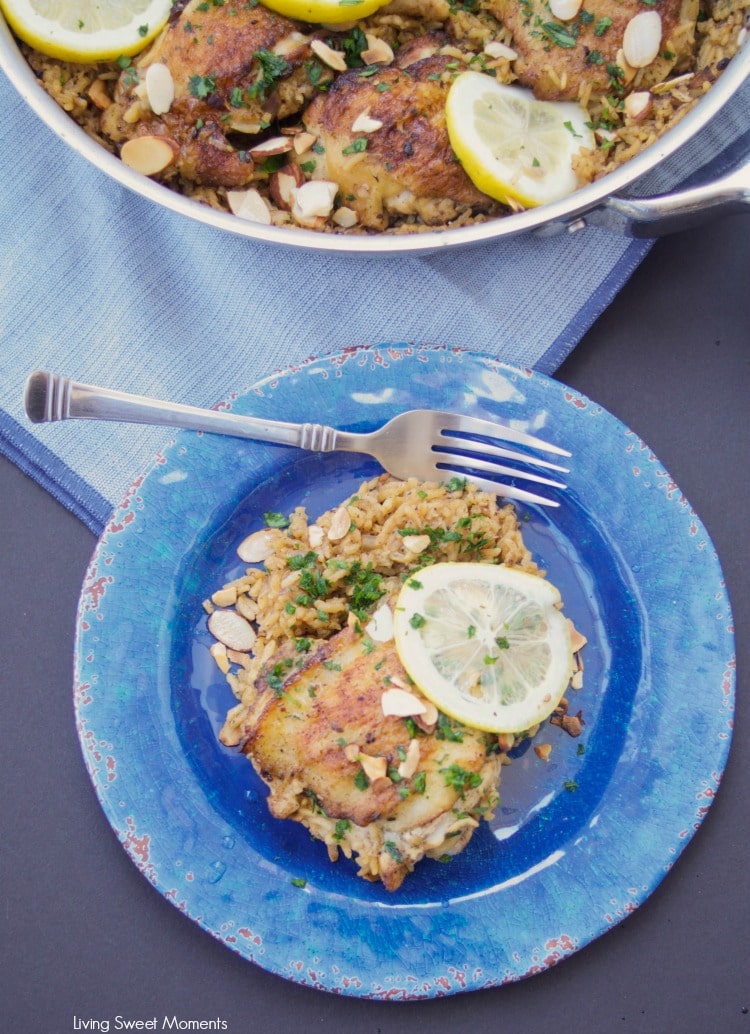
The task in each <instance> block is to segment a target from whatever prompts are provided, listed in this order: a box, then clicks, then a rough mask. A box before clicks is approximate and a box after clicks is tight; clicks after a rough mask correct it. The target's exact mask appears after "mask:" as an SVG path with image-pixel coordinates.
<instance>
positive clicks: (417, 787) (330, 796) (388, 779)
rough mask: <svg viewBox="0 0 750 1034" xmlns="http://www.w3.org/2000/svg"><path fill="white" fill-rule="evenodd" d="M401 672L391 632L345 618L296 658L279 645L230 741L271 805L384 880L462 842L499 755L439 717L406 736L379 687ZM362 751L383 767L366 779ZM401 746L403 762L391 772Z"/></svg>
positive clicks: (487, 740)
mask: <svg viewBox="0 0 750 1034" xmlns="http://www.w3.org/2000/svg"><path fill="white" fill-rule="evenodd" d="M297 658H299V655H297ZM406 679H407V676H406V673H405V672H404V670H403V667H402V666H401V663H400V661H399V660H398V657H397V655H396V652H395V648H394V646H393V643H392V642H391V643H388V644H383V643H377V644H376V643H373V642H372V640H369V639H368V638H367V637H366V636H364V635H363V634H362V633H361V632H360V631H357V630H355V629H354V628H351V627H347V628H344V629H343V630H342V631H340V632H338V633H336V634H335V635H333V636H332V637H331V638H330V639H328V640H326V641H324V642H320V643H318V644H317V646H315V647H314V648H313V649H311V651H310V652H309V653H308V654H306V655H304V658H303V659H302V660H301V661H299V660H295V659H294V657H293V655H292V654H291V653H290V652H289V651H285V652H283V653H282V652H279V653H277V654H276V655H275V656H274V657H273V658H271V660H270V661H269V662H268V664H267V666H266V668H265V673H264V675H261V677H260V678H259V679H258V682H257V683H256V689H257V697H256V701H255V705H254V706H252V705H251V706H250V708H249V711H248V712H247V713H248V714H249V717H248V718H247V720H246V725H245V728H244V738H243V739H242V740H241V747H242V749H243V750H244V752H245V753H246V754H247V755H248V757H249V758H250V760H251V761H252V763H253V765H254V767H255V768H256V770H257V771H258V773H259V774H260V776H261V777H262V778H263V780H264V781H265V782H266V783H267V784H268V786H269V787H270V796H269V801H268V805H269V809H270V811H271V813H272V814H273V815H274V816H275V817H276V818H291V819H294V820H295V821H297V822H301V823H303V824H304V825H305V826H307V827H308V828H309V829H310V831H311V833H312V834H313V836H315V837H317V838H318V839H320V840H323V841H324V842H325V843H326V844H327V845H328V847H329V854H330V856H331V857H332V858H333V859H335V858H336V856H337V854H338V851H339V849H340V850H341V851H343V853H344V854H345V855H346V856H348V857H350V856H352V855H356V856H357V860H358V862H359V865H360V875H361V876H363V877H364V878H366V879H370V880H377V879H380V880H382V882H383V883H384V884H385V886H386V887H387V888H388V890H395V889H397V888H398V887H399V886H400V884H401V883H402V881H403V879H404V878H405V876H406V875H407V874H408V873H409V872H410V871H411V870H412V869H413V868H414V866H415V864H416V863H417V862H418V861H419V860H420V859H421V858H423V857H424V856H426V855H427V856H431V857H440V856H442V855H449V854H455V853H457V852H458V851H460V850H461V849H462V848H463V847H464V846H465V844H466V843H467V841H468V840H469V838H470V837H471V835H472V833H473V831H474V829H475V827H476V826H477V825H478V822H479V820H480V819H481V818H482V817H489V815H490V813H491V809H492V807H493V806H494V804H495V803H496V801H497V784H498V782H499V778H500V768H501V765H502V761H503V755H502V754H501V753H500V751H499V747H498V739H497V737H495V736H490V735H487V734H485V733H482V732H480V731H478V730H472V729H468V728H464V727H461V726H452V727H451V734H450V735H448V736H446V735H445V725H442V726H440V725H439V726H438V727H437V730H436V731H431V732H430V731H427V732H419V733H417V734H416V735H415V729H414V725H413V723H412V724H411V725H410V724H409V723H407V721H406V720H405V719H404V718H400V717H394V716H392V715H389V716H386V715H384V713H383V707H382V696H383V693H384V692H385V691H386V690H387V689H388V688H389V687H393V686H394V685H395V684H396V683H398V682H400V683H401V684H402V685H403V684H405V683H406ZM412 692H413V693H414V694H415V695H418V691H416V690H413V691H412ZM433 728H434V726H433ZM412 742H415V743H416V746H413V747H411V751H412V754H411V755H410V753H409V751H410V744H411V743H412ZM365 755H366V758H365V759H364V760H365V763H366V762H367V761H375V762H376V763H377V759H380V760H381V763H382V765H383V770H384V772H387V774H386V775H384V776H383V777H377V778H374V779H372V778H366V777H365V768H363V761H362V760H361V759H362V758H363V756H365ZM412 755H413V756H414V757H416V762H413V763H412V768H413V772H411V774H408V775H404V776H403V777H402V776H399V774H398V769H399V766H400V765H402V764H403V763H404V761H405V759H406V758H407V757H409V756H412ZM402 771H404V770H403V769H402Z"/></svg>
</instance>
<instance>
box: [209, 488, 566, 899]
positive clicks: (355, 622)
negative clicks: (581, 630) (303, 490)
mask: <svg viewBox="0 0 750 1034" xmlns="http://www.w3.org/2000/svg"><path fill="white" fill-rule="evenodd" d="M266 521H267V525H268V526H267V527H265V528H263V529H262V530H259V531H256V532H254V533H252V534H251V535H250V536H248V538H247V539H246V540H245V541H243V543H242V544H241V546H240V547H239V549H238V553H239V555H240V557H241V558H242V559H244V560H246V561H247V562H248V563H249V564H251V566H249V567H248V569H247V573H246V574H245V575H243V576H242V577H241V578H239V579H236V580H235V581H232V582H230V583H228V584H227V585H224V586H222V587H221V588H219V589H218V590H217V592H216V593H214V594H213V596H212V598H211V599H210V600H207V601H206V603H205V608H206V610H207V612H208V613H209V618H208V627H209V630H210V631H211V632H212V634H213V635H214V637H215V638H216V640H217V642H216V643H215V644H214V646H213V647H212V653H213V655H214V659H215V660H216V662H217V664H218V665H219V667H220V669H221V670H222V671H223V672H224V674H225V676H226V678H227V680H228V682H229V684H230V686H231V687H232V690H233V692H234V694H235V696H236V697H237V699H238V701H239V702H238V703H237V704H236V705H235V706H234V707H233V708H232V709H231V710H230V711H229V713H228V715H227V719H226V723H225V725H224V728H223V729H222V731H221V740H222V741H223V743H224V744H225V745H227V746H228V747H238V748H239V749H240V750H242V751H243V752H244V753H245V754H246V755H247V756H248V758H249V759H250V761H251V762H252V764H253V766H254V768H255V769H256V771H257V772H258V774H259V775H260V777H261V778H262V779H263V780H264V782H265V783H266V784H267V786H268V787H269V797H268V807H269V810H270V811H271V814H272V815H273V816H274V817H276V818H280V819H283V818H286V819H292V820H294V821H296V822H300V823H302V824H303V825H304V826H306V827H307V828H308V829H309V830H310V832H311V833H312V835H313V836H314V837H315V838H316V839H318V840H322V841H323V842H324V843H325V844H326V845H327V847H328V853H329V857H330V859H331V860H332V861H335V860H336V859H337V858H338V856H339V853H343V855H344V856H345V857H347V858H352V857H355V858H356V860H357V862H358V865H359V875H360V876H362V877H363V878H365V879H367V880H371V881H378V880H379V881H382V882H383V884H384V885H385V886H386V888H387V889H388V890H391V891H393V890H396V889H397V888H398V887H399V886H400V884H401V883H402V881H403V880H404V878H405V877H406V875H408V873H409V872H411V871H412V870H413V868H414V866H415V865H416V863H417V862H418V861H419V860H420V859H422V858H424V857H430V858H434V859H447V858H448V857H451V856H453V855H455V854H457V853H458V852H459V851H461V850H463V848H464V847H465V846H466V844H467V843H468V841H469V839H470V838H471V836H472V834H473V832H474V830H475V829H476V828H477V826H478V825H479V823H480V821H481V820H482V819H490V818H491V817H492V812H493V808H494V807H495V805H496V803H497V801H498V785H499V781H500V772H501V768H502V766H503V765H504V764H507V763H508V756H507V755H508V751H509V750H511V749H512V748H513V747H514V746H516V745H518V743H519V742H520V741H521V740H523V739H525V738H527V737H528V736H532V735H534V734H535V733H536V732H537V728H538V727H535V728H532V729H529V730H526V731H525V732H524V733H522V734H502V733H501V734H490V733H487V732H482V731H481V730H479V729H475V728H470V727H468V726H466V725H463V724H461V723H458V722H456V721H454V720H452V719H450V718H449V717H448V716H447V715H445V714H443V713H441V712H440V711H438V709H437V708H436V707H435V706H434V705H433V704H432V703H430V701H429V700H428V699H427V698H426V697H425V696H423V694H422V693H421V692H420V690H419V689H418V688H417V687H416V685H415V684H414V683H413V682H412V681H411V680H410V679H409V676H408V675H407V674H406V671H405V670H404V668H403V666H402V664H401V662H400V660H399V656H398V654H397V651H396V649H395V646H394V643H393V632H392V627H391V628H389V621H388V614H389V605H392V604H393V601H394V599H395V598H396V596H397V595H398V592H399V590H400V588H401V586H402V585H403V583H404V581H405V579H407V578H409V577H410V575H413V574H414V572H415V571H416V570H417V569H419V568H424V567H425V566H426V565H432V564H435V563H444V562H445V561H449V562H453V563H456V562H459V563H460V562H470V563H472V566H474V565H475V564H476V563H482V564H487V565H505V566H506V567H509V568H515V569H518V570H519V571H522V572H527V573H529V574H531V575H533V576H539V577H543V573H542V572H540V571H539V569H538V567H537V565H536V563H535V562H534V560H533V558H532V556H531V554H530V552H529V550H528V548H527V547H526V545H525V544H524V542H523V538H522V535H521V529H520V525H519V521H518V517H517V515H516V512H515V510H514V508H513V507H512V506H510V505H504V506H502V505H499V504H498V502H497V499H496V498H495V496H493V495H490V494H488V493H485V492H481V491H479V490H478V489H477V488H476V487H474V486H472V485H471V484H467V483H466V482H464V481H462V480H460V479H453V480H452V481H451V482H449V483H447V484H441V485H438V484H431V483H424V482H419V481H416V480H415V479H411V480H409V481H405V482H403V481H397V480H395V479H393V478H391V477H389V476H388V475H383V476H381V477H378V478H375V479H374V480H371V481H369V482H366V483H364V484H363V485H362V486H361V488H360V490H359V491H358V492H357V493H356V494H355V495H353V496H352V497H350V498H349V499H347V500H346V501H345V502H344V503H342V504H341V505H340V506H339V507H337V508H335V509H333V510H330V511H328V512H326V513H324V514H323V515H321V516H320V517H319V518H318V519H317V520H316V521H315V522H314V523H312V522H310V521H309V519H308V515H307V513H306V511H305V510H304V508H302V507H298V508H297V509H296V510H295V511H294V512H293V513H292V514H291V517H289V518H285V517H284V516H283V515H281V514H267V515H266ZM415 577H418V576H415ZM391 614H392V612H391ZM573 636H574V638H573V640H572V648H573V649H574V650H578V649H580V645H581V643H582V640H580V637H579V636H578V634H577V633H573ZM576 638H577V639H578V640H579V641H578V642H576ZM580 672H581V669H580V667H578V668H577V671H576V673H575V674H574V676H573V680H574V681H573V686H574V688H576V687H577V686H578V684H579V683H580ZM576 677H577V681H576ZM566 720H568V721H569V724H568V726H567V728H565V726H564V728H565V731H567V732H569V733H570V735H572V736H577V735H579V734H580V731H581V724H580V717H579V718H575V719H573V717H572V716H571V718H570V719H566ZM562 721H563V717H562V715H558V724H561V723H562ZM576 722H578V725H577V726H576V724H575V723H576ZM571 723H572V724H571ZM545 750H546V751H547V752H548V750H549V747H548V745H543V747H540V749H539V757H540V758H546V757H547V756H548V755H547V753H545Z"/></svg>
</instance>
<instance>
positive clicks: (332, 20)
mask: <svg viewBox="0 0 750 1034" xmlns="http://www.w3.org/2000/svg"><path fill="white" fill-rule="evenodd" d="M262 3H263V6H264V7H269V8H270V9H271V10H272V11H276V12H277V13H278V14H285V15H286V16H287V18H296V19H297V20H299V21H302V22H313V23H314V24H316V25H338V24H339V23H340V22H353V21H357V19H359V18H367V17H369V15H371V14H374V12H375V11H377V10H378V8H380V7H384V6H385V4H387V3H390V0H262Z"/></svg>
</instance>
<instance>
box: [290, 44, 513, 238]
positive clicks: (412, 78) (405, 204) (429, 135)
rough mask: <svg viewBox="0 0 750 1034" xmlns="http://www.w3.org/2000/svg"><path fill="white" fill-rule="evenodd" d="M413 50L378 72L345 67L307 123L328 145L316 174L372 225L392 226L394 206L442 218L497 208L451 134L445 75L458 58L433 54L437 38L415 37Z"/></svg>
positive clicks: (426, 218) (438, 221)
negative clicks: (362, 123) (364, 121)
mask: <svg viewBox="0 0 750 1034" xmlns="http://www.w3.org/2000/svg"><path fill="white" fill-rule="evenodd" d="M409 49H410V51H412V52H413V53H414V54H415V55H416V56H417V58H418V59H417V60H416V61H414V62H409V59H408V58H407V57H406V55H403V56H402V58H401V61H400V62H399V67H394V66H393V65H391V66H388V67H383V68H380V69H379V70H378V71H377V72H375V74H372V75H367V76H362V75H361V74H360V71H359V70H356V69H353V70H351V71H348V72H344V73H343V74H342V75H340V76H339V77H338V78H337V79H336V81H335V82H334V83H333V85H332V86H331V88H330V90H329V91H328V92H327V93H323V94H320V95H319V96H318V97H316V98H315V100H314V101H313V102H312V103H311V104H310V105H309V107H308V108H307V110H306V111H305V114H304V123H305V128H306V129H307V130H308V131H309V132H310V133H313V134H315V136H316V137H317V138H318V140H319V142H320V144H321V145H322V149H323V153H322V154H321V155H320V157H319V158H318V160H317V162H316V170H315V174H314V175H315V176H316V177H319V178H321V179H329V180H333V181H334V182H336V183H337V184H338V185H339V188H340V194H341V202H342V204H343V205H346V206H348V207H349V208H351V209H353V210H354V211H355V212H356V213H357V216H358V219H359V223H360V225H362V226H365V227H368V228H369V229H374V230H383V229H385V228H386V227H387V226H388V225H389V221H390V217H391V216H392V215H393V214H395V213H398V214H400V215H412V214H414V215H417V216H418V217H419V218H420V219H421V220H422V222H424V223H426V224H427V225H442V224H444V223H447V222H450V221H451V220H452V219H455V218H456V217H457V216H458V215H459V214H461V213H462V212H465V211H467V210H470V211H472V212H474V213H479V212H486V211H490V210H492V208H493V202H492V201H491V200H490V199H489V198H488V197H487V196H486V195H485V194H482V193H481V192H480V191H479V190H477V188H476V187H475V186H474V185H473V184H472V182H471V180H470V179H469V177H468V176H467V175H466V173H465V172H464V170H463V169H462V167H461V165H460V164H459V163H458V161H457V160H456V157H455V154H454V153H453V150H452V148H451V145H450V141H449V139H448V131H447V129H446V124H445V98H446V94H447V91H448V87H449V85H450V80H449V77H447V79H446V80H445V81H444V79H443V78H442V75H443V73H444V72H445V71H446V68H447V66H448V65H449V64H450V63H451V58H450V57H447V56H444V55H441V54H439V53H432V54H430V51H431V50H435V44H434V43H431V42H430V41H429V40H422V41H415V42H414V43H412V44H411V45H410V48H409ZM425 53H427V54H428V55H429V56H426V57H424V56H422V55H423V54H425ZM360 118H369V119H370V120H372V123H373V124H375V126H376V128H374V129H371V130H369V131H368V130H364V131H361V130H358V129H357V125H358V122H357V120H358V119H360ZM377 124H379V125H377Z"/></svg>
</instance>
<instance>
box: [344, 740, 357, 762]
mask: <svg viewBox="0 0 750 1034" xmlns="http://www.w3.org/2000/svg"><path fill="white" fill-rule="evenodd" d="M344 756H345V758H346V760H347V761H359V744H357V743H347V745H346V746H345V747H344Z"/></svg>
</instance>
